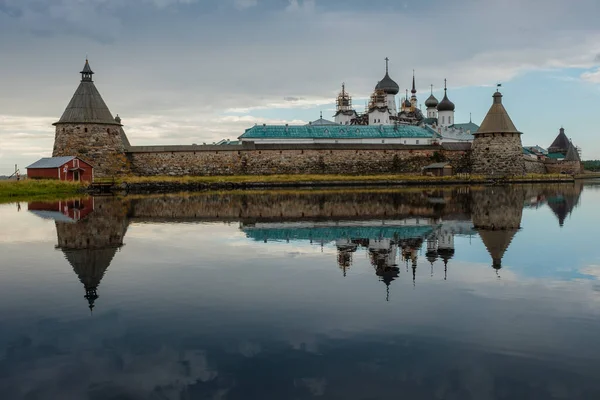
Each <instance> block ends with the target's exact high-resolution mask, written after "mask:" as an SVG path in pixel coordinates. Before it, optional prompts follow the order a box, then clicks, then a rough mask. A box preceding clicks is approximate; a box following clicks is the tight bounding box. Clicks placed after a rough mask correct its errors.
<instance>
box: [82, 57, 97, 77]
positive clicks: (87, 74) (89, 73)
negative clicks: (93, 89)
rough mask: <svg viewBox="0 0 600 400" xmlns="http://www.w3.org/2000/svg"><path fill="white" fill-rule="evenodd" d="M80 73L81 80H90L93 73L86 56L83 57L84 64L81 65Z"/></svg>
mask: <svg viewBox="0 0 600 400" xmlns="http://www.w3.org/2000/svg"><path fill="white" fill-rule="evenodd" d="M80 74H81V82H92V75H94V71H92V68H91V67H90V63H89V61H88V59H87V57H86V58H85V65H84V66H83V69H82V70H81V72H80Z"/></svg>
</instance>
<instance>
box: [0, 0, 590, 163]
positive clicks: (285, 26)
mask: <svg viewBox="0 0 600 400" xmlns="http://www.w3.org/2000/svg"><path fill="white" fill-rule="evenodd" d="M598 15H600V2H598V1H597V0H580V1H578V2H577V6H574V5H573V3H572V2H571V1H568V0H504V1H501V2H499V1H493V0H456V1H452V2H449V1H438V0H427V1H419V2H403V1H398V0H373V1H364V0H360V1H359V0H0V37H1V38H2V40H1V41H0V55H1V57H0V174H5V173H7V172H10V171H11V170H12V169H13V168H14V164H15V163H17V164H19V166H21V168H22V167H24V166H26V165H28V164H29V163H31V162H33V161H35V160H36V159H37V158H38V157H40V156H49V155H50V153H51V151H52V142H53V136H54V132H53V127H52V125H51V124H52V123H53V122H55V121H57V120H58V118H60V115H61V114H62V112H63V110H64V108H65V107H66V105H67V103H68V102H69V100H70V98H71V96H72V94H73V92H74V91H75V89H76V87H77V85H78V83H79V79H80V76H79V75H78V72H79V71H80V70H81V68H82V67H83V63H84V61H85V57H86V55H87V56H88V57H89V59H90V63H91V66H92V68H93V69H94V71H95V72H96V75H95V76H94V79H95V82H96V86H97V87H98V89H99V90H100V93H102V95H103V97H104V100H105V101H106V103H107V104H108V106H109V108H110V110H111V111H112V113H113V114H117V113H118V114H119V115H120V116H121V117H122V119H123V123H124V124H125V128H126V131H127V133H128V136H129V138H130V140H131V142H132V144H134V145H143V144H191V143H202V142H213V141H216V140H220V139H222V138H230V139H234V138H236V137H237V136H239V135H240V134H242V133H243V131H244V129H246V128H248V127H251V126H252V125H254V124H255V123H263V122H264V123H283V122H289V123H305V122H307V121H309V120H314V119H317V118H318V117H319V111H323V114H324V117H326V118H331V116H332V114H333V109H334V103H333V102H334V98H335V95H336V94H337V92H338V91H339V89H340V86H341V83H342V82H345V83H346V87H347V89H348V91H350V92H351V94H352V95H353V96H354V102H355V104H356V106H357V108H358V109H359V111H361V110H362V109H363V107H364V103H365V99H366V98H367V97H368V95H369V94H370V92H371V91H372V89H373V87H374V85H375V84H376V83H377V81H378V80H379V79H381V78H382V77H383V74H384V68H385V63H384V58H385V57H386V56H387V57H389V58H390V60H391V61H390V74H391V76H392V78H394V79H395V80H396V81H397V82H398V83H399V85H400V87H401V88H408V87H409V85H410V79H411V74H412V70H413V69H414V70H415V71H416V76H417V89H418V90H419V93H418V96H419V102H424V101H425V99H426V97H427V95H428V92H429V85H430V84H433V85H434V91H435V94H436V95H438V97H439V96H440V95H441V94H440V93H441V88H442V87H443V80H444V78H447V79H448V86H449V91H448V93H449V97H450V99H451V100H452V101H453V102H454V103H455V104H456V120H457V121H464V122H467V121H468V120H469V114H470V113H472V118H473V121H474V122H476V123H480V122H481V120H482V119H483V117H484V116H485V113H486V111H487V109H488V108H489V105H490V103H491V95H492V93H493V91H494V86H495V84H496V83H497V82H501V83H502V85H503V89H502V91H503V94H504V102H505V106H506V108H507V109H508V111H509V113H510V115H511V117H512V119H513V121H514V122H515V124H516V126H517V127H518V128H519V129H520V130H521V131H523V132H524V136H523V142H524V144H526V145H534V144H539V145H542V146H544V147H547V146H548V145H550V143H551V142H552V140H553V139H554V137H555V136H556V134H557V133H558V129H559V128H560V127H561V126H564V127H565V129H566V131H567V134H568V136H570V137H571V138H572V139H573V140H574V142H575V143H576V145H578V146H580V147H581V148H582V150H583V158H584V159H594V158H596V159H597V158H600V142H598V140H596V134H597V133H596V126H595V124H594V123H593V121H594V118H595V116H596V113H597V111H596V109H597V104H598V103H599V102H600V25H599V24H598V22H597V16H598Z"/></svg>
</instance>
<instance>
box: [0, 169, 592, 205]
mask: <svg viewBox="0 0 600 400" xmlns="http://www.w3.org/2000/svg"><path fill="white" fill-rule="evenodd" d="M595 175H596V174H585V175H581V176H578V177H577V178H595V177H596V176H595ZM599 176H600V175H599ZM574 179H575V177H573V176H570V175H558V174H556V175H533V174H531V175H526V176H523V177H512V178H501V179H497V178H492V177H485V176H477V175H453V176H443V177H442V176H423V175H408V174H403V175H402V174H387V175H360V176H359V175H308V174H307V175H262V176H257V175H237V176H183V177H172V176H153V177H139V176H125V177H120V178H116V179H114V180H112V179H110V180H103V181H102V180H99V181H97V182H95V184H93V185H88V184H85V183H82V184H79V183H73V182H64V181H56V180H32V179H25V180H21V181H0V203H7V202H13V201H24V200H32V199H44V198H46V199H51V198H60V197H69V196H73V195H77V194H80V193H82V192H88V193H94V192H98V191H99V190H100V188H102V189H104V190H107V191H122V190H125V191H127V192H129V193H145V194H150V193H177V192H195V191H202V190H232V189H242V190H243V189H276V188H309V187H315V188H318V187H320V188H328V187H330V188H344V187H346V188H347V187H368V186H371V187H401V186H444V185H479V184H490V183H555V182H573V181H574ZM100 185H103V186H100Z"/></svg>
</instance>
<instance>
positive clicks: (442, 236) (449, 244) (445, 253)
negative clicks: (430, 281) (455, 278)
mask: <svg viewBox="0 0 600 400" xmlns="http://www.w3.org/2000/svg"><path fill="white" fill-rule="evenodd" d="M438 254H439V256H440V258H441V259H442V261H444V280H446V279H447V275H448V261H450V260H451V259H452V257H454V233H452V231H450V230H449V229H447V228H444V227H442V228H440V230H439V232H438Z"/></svg>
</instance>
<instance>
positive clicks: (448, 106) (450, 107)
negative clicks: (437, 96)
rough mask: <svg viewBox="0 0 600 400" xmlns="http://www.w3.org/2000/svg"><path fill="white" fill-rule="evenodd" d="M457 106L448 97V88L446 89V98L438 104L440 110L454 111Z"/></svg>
mask: <svg viewBox="0 0 600 400" xmlns="http://www.w3.org/2000/svg"><path fill="white" fill-rule="evenodd" d="M455 108H456V107H455V106H454V103H453V102H451V101H450V100H449V99H448V95H447V94H446V90H444V98H443V99H442V101H440V104H438V106H437V110H438V111H454V109H455Z"/></svg>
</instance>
